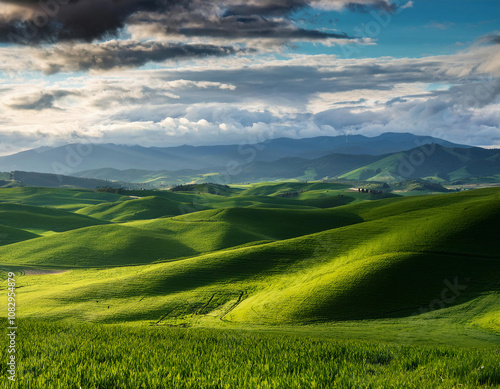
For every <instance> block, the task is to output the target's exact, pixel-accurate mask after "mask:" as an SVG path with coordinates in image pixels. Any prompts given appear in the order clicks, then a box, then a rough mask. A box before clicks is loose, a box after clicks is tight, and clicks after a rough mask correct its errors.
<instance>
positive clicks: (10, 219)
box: [0, 203, 104, 232]
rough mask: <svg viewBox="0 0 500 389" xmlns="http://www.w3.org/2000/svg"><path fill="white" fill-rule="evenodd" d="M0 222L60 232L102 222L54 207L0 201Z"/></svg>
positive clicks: (32, 229)
mask: <svg viewBox="0 0 500 389" xmlns="http://www.w3.org/2000/svg"><path fill="white" fill-rule="evenodd" d="M0 224H3V225H6V226H9V227H14V228H18V229H24V230H27V231H41V232H46V231H54V232H62V231H69V230H74V229H78V228H82V227H87V226H92V225H98V224H104V222H103V221H100V220H97V219H93V218H90V217H88V216H83V215H77V214H74V213H71V212H68V211H65V210H61V209H56V208H50V207H37V206H33V205H25V204H11V203H0Z"/></svg>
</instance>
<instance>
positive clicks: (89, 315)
mask: <svg viewBox="0 0 500 389" xmlns="http://www.w3.org/2000/svg"><path fill="white" fill-rule="evenodd" d="M180 189H182V190H175V191H124V192H121V193H120V194H118V193H106V192H97V191H87V190H70V189H45V188H4V189H0V274H1V276H2V285H1V287H0V288H2V290H3V292H4V295H6V294H7V286H8V283H7V272H14V273H15V274H16V277H15V279H16V315H17V317H18V319H17V320H18V339H17V342H18V350H17V357H18V361H19V362H18V365H17V369H18V370H17V380H16V382H15V383H10V382H7V378H6V377H7V367H6V366H7V365H6V361H7V358H8V353H7V350H6V348H7V347H6V346H5V347H0V355H1V358H2V361H3V363H2V365H1V366H2V383H1V384H0V386H1V387H16V388H80V387H81V388H337V387H338V388H403V387H407V388H478V387H484V388H493V387H500V298H499V297H500V296H499V295H500V240H499V239H498V236H499V231H500V230H499V228H498V226H499V224H500V189H499V188H487V189H478V190H470V191H463V192H459V193H445V194H428V195H421V196H414V195H413V196H408V195H405V196H398V195H394V194H384V193H378V194H369V193H360V192H358V191H357V190H355V189H354V190H353V189H352V188H350V185H347V184H345V185H344V184H339V183H327V182H311V183H299V182H279V183H277V182H273V183H259V184H251V185H235V186H233V187H231V188H228V187H220V188H217V187H215V188H210V187H209V185H208V186H207V185H206V184H203V185H200V186H194V187H188V188H180ZM5 301H6V298H4V302H5ZM3 312H4V314H3V317H6V316H7V307H6V306H5V309H4V310H3ZM4 322H5V321H4ZM6 327H7V325H5V328H6ZM5 343H6V344H7V341H6V342H5Z"/></svg>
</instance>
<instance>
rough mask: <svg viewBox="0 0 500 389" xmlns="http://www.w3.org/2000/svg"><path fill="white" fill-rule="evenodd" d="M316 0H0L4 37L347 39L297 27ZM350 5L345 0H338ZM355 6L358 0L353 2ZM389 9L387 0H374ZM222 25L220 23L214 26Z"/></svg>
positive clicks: (10, 39)
mask: <svg viewBox="0 0 500 389" xmlns="http://www.w3.org/2000/svg"><path fill="white" fill-rule="evenodd" d="M316 3H317V2H316V1H315V0H254V1H241V0H240V1H227V0H120V1H116V0H20V1H14V0H0V6H1V5H2V4H4V5H5V4H6V5H8V6H9V7H8V8H5V9H4V10H1V9H0V10H1V12H0V15H1V17H2V19H0V41H3V42H13V43H25V44H32V43H36V42H58V41H72V40H77V41H87V42H90V41H92V40H94V39H97V38H102V37H106V36H110V35H116V34H117V32H118V31H119V30H120V29H121V28H123V27H124V26H125V25H127V24H138V23H141V24H146V25H153V24H158V23H159V24H160V27H163V29H164V32H165V34H166V35H176V34H177V35H179V34H180V35H183V34H184V35H201V36H205V35H206V36H224V37H228V38H231V36H232V35H233V36H234V37H236V38H240V37H273V33H274V36H275V37H276V38H278V39H283V38H290V39H294V38H303V39H328V38H346V36H345V35H344V34H329V33H324V32H321V31H317V30H311V31H309V30H303V29H299V28H296V27H293V26H294V24H293V20H292V19H291V13H292V12H294V11H296V10H298V9H301V8H308V7H312V6H315V4H316ZM333 3H339V4H340V5H346V4H345V2H343V1H338V2H333ZM366 3H367V1H366V0H365V1H363V4H366ZM349 4H350V6H351V7H355V4H357V3H356V2H353V3H349ZM368 4H371V5H373V6H375V7H379V8H383V9H386V8H387V7H389V6H388V5H387V3H386V2H385V1H381V0H373V1H369V0H368ZM215 26H217V28H215Z"/></svg>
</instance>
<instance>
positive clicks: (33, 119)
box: [0, 0, 500, 155]
mask: <svg viewBox="0 0 500 389" xmlns="http://www.w3.org/2000/svg"><path fill="white" fill-rule="evenodd" d="M385 132H411V133H414V134H418V135H429V136H435V137H440V138H443V139H447V140H450V141H453V142H457V143H463V144H470V145H478V146H484V147H500V1H498V0H411V1H410V0H398V1H395V0H394V1H393V0H231V1H230V0H121V1H116V0H71V1H70V0H0V155H6V154H12V153H15V152H18V151H21V150H26V149H31V148H37V147H41V146H57V145H63V144H67V143H79V142H96V143H117V144H140V145H143V146H176V145H182V144H190V145H212V144H243V143H256V142H260V141H263V140H266V139H271V138H278V137H290V138H306V137H314V136H323V135H329V136H336V135H345V134H362V135H366V136H376V135H378V134H381V133H385Z"/></svg>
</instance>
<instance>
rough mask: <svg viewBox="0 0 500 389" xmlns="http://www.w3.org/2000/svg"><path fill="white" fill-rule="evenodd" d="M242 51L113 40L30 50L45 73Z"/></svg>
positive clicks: (215, 47) (211, 46) (223, 47)
mask: <svg viewBox="0 0 500 389" xmlns="http://www.w3.org/2000/svg"><path fill="white" fill-rule="evenodd" d="M242 52H243V50H242V49H239V48H234V47H230V46H215V45H209V44H182V43H180V44H173V43H168V42H155V41H150V42H137V41H116V40H115V41H109V42H104V43H100V44H73V45H57V46H53V47H51V48H48V49H44V50H34V51H33V53H34V56H35V58H36V59H37V60H38V61H39V69H40V70H42V71H43V72H44V73H46V74H54V73H58V72H61V71H66V72H68V71H69V72H79V71H89V70H111V69H116V68H127V67H139V66H142V65H144V64H146V63H149V62H163V61H165V60H175V59H189V58H194V57H206V56H225V55H230V54H235V53H242Z"/></svg>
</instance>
